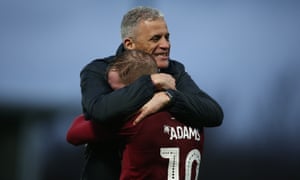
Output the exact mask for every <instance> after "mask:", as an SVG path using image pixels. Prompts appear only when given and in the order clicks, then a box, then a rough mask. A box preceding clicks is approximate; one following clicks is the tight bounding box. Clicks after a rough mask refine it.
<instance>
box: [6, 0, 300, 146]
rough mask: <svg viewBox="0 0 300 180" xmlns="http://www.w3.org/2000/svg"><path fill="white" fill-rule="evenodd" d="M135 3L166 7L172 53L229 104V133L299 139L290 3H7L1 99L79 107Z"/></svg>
mask: <svg viewBox="0 0 300 180" xmlns="http://www.w3.org/2000/svg"><path fill="white" fill-rule="evenodd" d="M136 5H151V6H153V7H156V8H159V9H160V10H162V12H163V13H164V15H165V17H166V20H167V22H168V27H169V31H170V33H171V43H172V50H171V57H172V58H173V59H177V60H179V61H181V62H183V63H184V64H185V66H186V70H187V71H188V72H189V73H190V75H191V76H192V77H193V79H194V80H195V81H196V83H197V84H198V85H199V86H200V87H201V88H202V89H203V90H205V91H206V92H208V93H209V94H210V95H211V96H213V97H214V98H215V99H216V100H217V101H218V102H220V104H221V105H222V107H223V108H224V112H225V120H224V125H223V126H222V129H221V130H220V134H221V135H222V137H221V139H224V140H228V141H229V142H230V143H241V142H243V141H245V139H249V140H251V139H252V140H253V139H255V138H258V137H259V135H260V133H262V132H264V131H265V128H266V127H270V126H271V127H274V128H275V129H276V130H277V129H281V128H283V129H284V130H286V132H285V133H286V136H291V137H295V134H296V130H297V129H299V126H300V123H299V122H298V121H296V120H299V112H298V107H297V104H298V103H297V102H299V100H300V98H299V97H300V93H299V92H300V89H299V88H300V85H299V78H298V77H299V75H300V73H299V67H300V35H299V32H300V21H299V17H300V11H299V9H300V6H299V2H298V1H291V0H290V1H284V0H282V1H278V0H277V1H247V0H244V1H232V0H228V1H217V0H214V1H191V2H189V3H187V2H186V1H182V0H174V1H172V2H170V1H131V2H130V3H129V2H128V1H105V2H102V1H96V0H90V1H73V0H72V1H71V0H64V1H59V0H52V1H38V0H27V1H21V0H10V1H8V0H1V1H0V23H1V24H0V26H1V28H0V51H1V53H0V59H1V61H0V101H2V102H5V103H11V102H13V103H17V104H25V105H30V104H42V105H44V106H46V105H47V104H50V103H51V104H53V103H54V104H55V103H64V102H72V103H75V104H76V105H78V106H80V88H79V72H80V70H81V69H82V68H83V66H84V65H85V64H87V63H88V62H90V61H91V60H92V59H94V58H99V57H105V56H109V55H111V54H113V53H114V52H115V50H116V48H117V46H118V45H119V44H120V32H119V27H120V21H121V18H122V15H123V14H124V13H125V12H126V11H127V10H129V9H130V8H132V7H133V6H136ZM283 114H284V115H283ZM258 124H259V125H258ZM254 129H255V132H257V133H256V134H253V132H254V131H253V130H254ZM272 135H273V134H272V133H270V134H268V135H266V136H263V138H264V139H263V140H265V141H269V140H270V139H272V138H273V137H271V136H272ZM269 136H270V137H269ZM291 139H292V142H291V143H294V142H295V140H293V138H291ZM250 145H251V143H250ZM296 148H298V149H299V150H300V148H299V146H298V147H297V146H296Z"/></svg>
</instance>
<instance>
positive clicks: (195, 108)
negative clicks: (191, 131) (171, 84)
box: [169, 62, 223, 128]
mask: <svg viewBox="0 0 300 180" xmlns="http://www.w3.org/2000/svg"><path fill="white" fill-rule="evenodd" d="M173 66H175V67H173V69H175V72H173V76H174V77H175V79H176V89H177V90H169V92H170V93H171V94H172V96H173V98H172V100H171V103H170V106H169V111H170V113H171V114H173V115H174V116H175V117H176V118H177V119H179V120H184V121H185V122H183V123H186V124H189V125H191V126H193V127H198V128H201V127H215V126H219V125H221V124H222V121H223V110H222V108H221V107H220V105H219V104H218V103H217V102H216V101H215V100H214V99H213V98H211V97H210V96H209V95H208V94H207V93H205V92H204V91H202V90H201V89H200V88H199V87H198V86H197V84H196V83H195V82H194V81H193V80H192V78H191V77H190V75H189V74H188V73H187V72H186V71H185V68H184V66H183V65H182V64H181V63H179V62H175V63H174V64H173Z"/></svg>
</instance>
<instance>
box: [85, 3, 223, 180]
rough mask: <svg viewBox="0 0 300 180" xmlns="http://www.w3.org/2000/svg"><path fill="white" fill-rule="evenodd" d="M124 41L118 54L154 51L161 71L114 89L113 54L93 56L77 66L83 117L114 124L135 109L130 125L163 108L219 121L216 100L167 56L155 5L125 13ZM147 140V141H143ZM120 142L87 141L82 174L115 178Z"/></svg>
mask: <svg viewBox="0 0 300 180" xmlns="http://www.w3.org/2000/svg"><path fill="white" fill-rule="evenodd" d="M121 34H122V44H121V45H120V47H119V48H118V50H117V54H119V53H121V52H123V51H126V50H141V51H144V52H147V53H150V54H152V55H153V56H154V59H155V61H156V64H157V66H158V68H159V70H160V73H155V74H151V75H147V76H143V77H141V78H139V79H137V80H136V81H135V82H133V83H131V84H130V85H128V86H127V87H126V88H121V89H118V90H115V91H113V90H112V88H111V87H110V86H109V84H108V82H107V79H106V73H105V72H106V69H107V67H108V65H109V63H110V62H111V61H113V59H114V57H115V56H110V57H107V58H103V59H96V60H94V61H92V62H91V63H89V64H88V65H86V66H85V67H84V68H83V70H82V71H81V74H80V75H81V76H80V77H81V93H82V108H83V113H84V115H85V118H86V119H89V120H91V121H93V122H95V123H99V124H101V125H104V126H107V128H113V127H114V125H115V124H119V123H121V122H122V121H124V120H125V119H127V117H129V116H130V115H132V114H134V113H136V114H137V116H136V119H135V120H134V122H133V123H134V124H137V123H139V122H140V121H142V120H143V119H144V118H145V117H147V116H149V115H151V114H153V113H156V112H158V111H160V110H162V109H167V110H168V111H169V112H170V113H171V114H172V116H174V117H176V119H182V120H184V122H182V123H184V124H186V125H189V126H192V127H194V128H199V129H201V128H203V127H215V126H219V125H221V123H222V121H223V111H222V109H221V107H220V106H219V104H218V103H217V102H216V101H215V100H214V99H212V98H211V97H210V96H209V95H208V94H207V93H205V92H204V91H202V90H201V89H200V88H199V87H198V86H197V84H196V83H195V82H194V81H193V80H192V79H191V77H190V76H189V74H188V73H187V72H186V71H185V68H184V65H183V64H181V63H180V62H178V61H176V60H172V59H170V57H169V55H170V47H171V45H170V41H169V36H170V34H169V31H168V28H167V24H166V22H165V19H164V16H163V15H162V14H161V13H160V12H159V11H158V10H156V9H153V8H148V7H137V8H134V9H132V10H130V11H129V12H127V13H126V14H125V15H124V17H123V20H122V24H121ZM145 143H147V142H145ZM118 151H119V145H118V144H117V143H116V142H110V143H89V144H88V146H87V150H86V155H87V156H86V164H85V169H84V173H83V177H82V179H87V180H91V179H106V180H109V179H119V170H120V159H119V157H118Z"/></svg>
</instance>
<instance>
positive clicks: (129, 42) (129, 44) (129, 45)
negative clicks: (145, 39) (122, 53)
mask: <svg viewBox="0 0 300 180" xmlns="http://www.w3.org/2000/svg"><path fill="white" fill-rule="evenodd" d="M123 45H124V47H125V49H128V50H132V49H134V48H135V44H134V42H133V41H132V39H130V38H126V39H124V41H123Z"/></svg>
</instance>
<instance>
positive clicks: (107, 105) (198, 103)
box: [80, 46, 223, 128]
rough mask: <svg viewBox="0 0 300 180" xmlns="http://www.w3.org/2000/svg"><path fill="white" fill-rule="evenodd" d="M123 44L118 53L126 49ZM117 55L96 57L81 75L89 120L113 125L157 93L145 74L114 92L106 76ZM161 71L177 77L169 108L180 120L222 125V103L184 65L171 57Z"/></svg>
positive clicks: (199, 124) (208, 125)
mask: <svg viewBox="0 0 300 180" xmlns="http://www.w3.org/2000/svg"><path fill="white" fill-rule="evenodd" d="M122 51H123V48H122V46H121V47H120V48H119V49H118V51H117V54H118V53H120V52H122ZM114 57H115V56H110V57H107V58H104V59H96V60H94V61H92V62H91V63H89V64H88V65H87V66H85V67H84V68H83V70H82V71H81V74H80V78H81V93H82V107H83V112H84V113H85V115H86V118H87V119H91V120H93V121H95V122H101V123H105V124H111V123H114V122H116V121H117V122H118V121H120V120H121V119H124V117H128V116H129V115H131V114H133V113H134V112H136V111H137V110H138V109H139V108H141V107H142V106H143V105H144V104H145V103H146V102H147V101H148V100H150V99H151V97H152V96H153V95H154V93H155V87H154V85H153V84H152V81H151V78H150V76H143V77H141V78H139V79H138V80H137V81H135V82H134V83H132V84H130V85H129V86H127V87H125V88H122V89H119V90H116V91H113V90H112V89H111V88H110V86H109V84H108V83H107V79H106V69H107V66H108V64H109V63H110V61H112V60H113V59H114ZM160 72H163V73H168V74H171V75H172V76H173V77H174V78H175V80H176V89H177V90H176V91H175V90H170V92H171V93H172V96H173V98H172V101H171V104H170V106H169V109H168V111H169V112H170V113H171V114H172V115H173V116H175V117H176V119H181V120H184V121H185V122H184V123H187V124H188V125H191V126H194V127H198V128H201V127H213V126H219V125H220V124H221V123H222V120H223V112H222V109H221V107H220V106H219V105H218V103H217V102H216V101H215V100H213V99H212V98H211V97H210V96H208V95H207V94H206V93H205V92H203V91H202V90H201V89H200V88H199V87H198V86H197V85H196V83H195V82H194V81H193V80H192V79H191V77H190V76H189V74H188V73H187V72H186V71H185V68H184V65H183V64H181V63H179V62H177V61H175V60H170V63H169V67H168V68H166V69H161V70H160Z"/></svg>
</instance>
